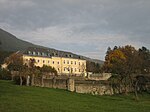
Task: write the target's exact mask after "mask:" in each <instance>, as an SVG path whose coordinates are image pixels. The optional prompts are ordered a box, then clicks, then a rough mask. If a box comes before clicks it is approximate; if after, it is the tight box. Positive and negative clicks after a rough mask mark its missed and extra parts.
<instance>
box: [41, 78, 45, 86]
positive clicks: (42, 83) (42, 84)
mask: <svg viewBox="0 0 150 112" xmlns="http://www.w3.org/2000/svg"><path fill="white" fill-rule="evenodd" d="M43 78H44V76H43V75H42V80H41V86H42V87H44V82H43Z"/></svg>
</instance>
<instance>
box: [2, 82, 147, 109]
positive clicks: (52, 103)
mask: <svg viewBox="0 0 150 112" xmlns="http://www.w3.org/2000/svg"><path fill="white" fill-rule="evenodd" d="M149 111H150V95H148V94H147V95H146V94H144V96H143V98H142V99H141V100H140V101H139V102H136V101H134V100H132V98H131V96H129V97H125V96H124V97H123V96H92V95H87V94H77V93H71V92H68V91H64V90H58V89H49V88H39V87H25V86H22V87H21V86H17V85H13V83H12V82H10V81H2V80H0V112H149Z"/></svg>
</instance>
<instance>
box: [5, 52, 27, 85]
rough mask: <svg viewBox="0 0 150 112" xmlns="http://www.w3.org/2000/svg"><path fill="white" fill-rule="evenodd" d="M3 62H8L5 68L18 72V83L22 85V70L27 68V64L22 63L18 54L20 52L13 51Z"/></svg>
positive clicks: (20, 55)
mask: <svg viewBox="0 0 150 112" xmlns="http://www.w3.org/2000/svg"><path fill="white" fill-rule="evenodd" d="M5 62H6V63H7V64H8V67H7V68H8V69H9V70H10V71H16V73H18V75H19V78H20V85H22V83H23V77H24V75H25V74H24V71H26V70H25V69H26V68H27V66H26V65H24V64H23V58H22V54H20V53H14V54H12V55H10V56H9V57H8V58H7V59H6V60H5ZM12 75H13V74H12ZM12 79H13V76H12Z"/></svg>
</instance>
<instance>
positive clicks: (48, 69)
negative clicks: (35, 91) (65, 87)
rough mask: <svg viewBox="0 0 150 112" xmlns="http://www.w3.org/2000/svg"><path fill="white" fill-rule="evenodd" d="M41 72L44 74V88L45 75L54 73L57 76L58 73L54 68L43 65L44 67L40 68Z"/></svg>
mask: <svg viewBox="0 0 150 112" xmlns="http://www.w3.org/2000/svg"><path fill="white" fill-rule="evenodd" d="M40 72H41V74H42V76H41V77H42V86H43V78H44V76H45V75H49V73H54V74H55V75H57V71H56V69H55V68H54V67H51V66H47V65H43V67H41V68H40Z"/></svg>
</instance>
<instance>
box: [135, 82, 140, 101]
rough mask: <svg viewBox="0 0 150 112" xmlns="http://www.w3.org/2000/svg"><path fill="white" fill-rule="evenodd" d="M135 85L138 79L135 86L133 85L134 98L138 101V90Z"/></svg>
mask: <svg viewBox="0 0 150 112" xmlns="http://www.w3.org/2000/svg"><path fill="white" fill-rule="evenodd" d="M137 85H138V81H136V83H135V87H134V94H135V99H136V100H137V101H138V100H139V97H138V92H137Z"/></svg>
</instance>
